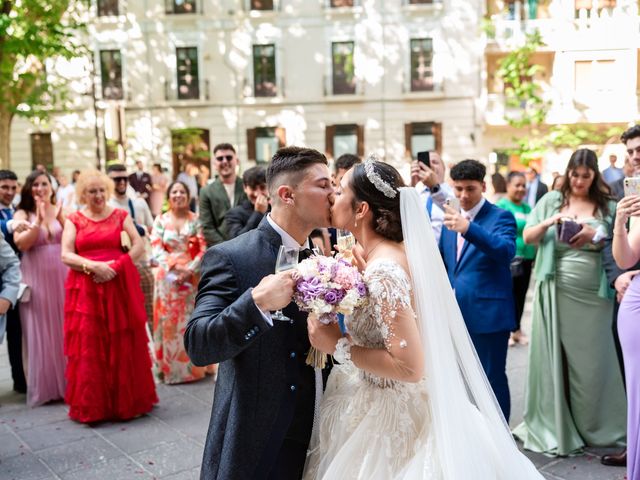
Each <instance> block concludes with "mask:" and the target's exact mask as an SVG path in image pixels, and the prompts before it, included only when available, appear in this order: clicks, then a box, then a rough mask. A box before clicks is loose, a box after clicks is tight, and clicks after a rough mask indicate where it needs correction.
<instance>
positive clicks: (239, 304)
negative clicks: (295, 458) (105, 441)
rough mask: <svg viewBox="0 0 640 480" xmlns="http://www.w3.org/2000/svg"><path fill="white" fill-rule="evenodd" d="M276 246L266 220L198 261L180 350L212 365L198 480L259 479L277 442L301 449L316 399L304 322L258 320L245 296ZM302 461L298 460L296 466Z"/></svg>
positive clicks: (293, 310) (299, 318)
mask: <svg viewBox="0 0 640 480" xmlns="http://www.w3.org/2000/svg"><path fill="white" fill-rule="evenodd" d="M281 243H282V240H281V238H280V236H279V235H278V233H277V232H275V231H274V230H273V228H272V227H271V226H270V225H269V223H268V221H267V220H266V218H265V219H264V220H263V221H262V222H261V223H260V225H259V226H258V228H257V229H255V230H252V231H250V232H247V233H245V234H243V235H240V236H239V237H236V238H235V239H233V240H230V241H228V242H224V243H221V244H219V245H216V246H214V247H212V248H210V249H209V250H207V253H206V254H205V256H204V260H203V262H202V278H201V280H200V285H199V287H198V295H197V297H196V305H195V308H194V311H193V314H192V315H191V319H190V320H189V324H188V325H187V329H186V332H185V337H184V338H185V347H186V350H187V353H188V354H189V357H190V358H191V360H192V361H193V363H194V364H196V365H208V364H212V363H219V364H220V365H219V369H218V379H217V382H216V386H215V394H214V398H213V407H212V412H211V421H210V423H209V432H208V433H207V440H206V444H205V450H204V458H203V462H202V470H201V474H200V475H201V478H202V479H203V480H204V479H206V480H213V479H220V480H222V479H225V480H226V479H251V478H266V476H267V475H268V474H269V471H270V469H271V468H272V467H273V464H274V463H275V461H276V458H277V456H278V452H279V449H280V446H281V445H282V443H283V441H284V440H285V439H287V440H288V441H293V442H296V443H298V444H300V445H303V448H306V447H307V446H308V444H309V439H310V436H311V427H312V424H313V407H314V395H315V377H314V373H313V369H312V368H311V367H308V366H307V365H305V356H306V352H307V351H308V350H309V339H308V336H307V324H306V314H304V313H302V312H300V311H299V310H298V309H297V307H296V306H295V304H293V303H292V304H290V305H289V306H288V307H286V308H285V309H284V313H285V315H287V316H288V317H289V318H292V319H293V321H292V322H282V321H274V325H273V327H271V326H269V324H268V323H267V322H266V321H265V320H264V317H263V316H262V314H261V312H260V311H259V310H258V308H257V307H256V305H255V303H254V301H253V298H252V296H251V289H252V287H254V286H255V285H257V284H258V283H259V282H260V280H261V279H262V278H263V277H264V276H266V275H268V274H270V273H273V272H274V268H275V261H276V256H277V251H278V247H279V246H280V245H281ZM302 461H304V459H302Z"/></svg>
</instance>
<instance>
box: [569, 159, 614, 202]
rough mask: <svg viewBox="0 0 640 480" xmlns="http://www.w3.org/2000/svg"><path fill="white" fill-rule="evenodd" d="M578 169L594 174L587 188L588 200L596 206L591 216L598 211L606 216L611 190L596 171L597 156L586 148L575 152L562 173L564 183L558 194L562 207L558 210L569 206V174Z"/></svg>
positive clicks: (598, 171)
mask: <svg viewBox="0 0 640 480" xmlns="http://www.w3.org/2000/svg"><path fill="white" fill-rule="evenodd" d="M578 167H586V168H587V169H589V170H591V171H593V173H594V176H593V182H591V186H590V187H589V200H591V201H592V202H593V203H595V205H596V206H595V208H594V210H593V214H594V215H596V214H597V212H598V211H599V212H600V213H601V214H602V215H608V214H609V201H610V200H612V199H613V198H612V197H611V189H610V188H609V186H608V185H607V184H606V183H605V182H604V180H603V179H602V176H601V175H600V170H598V156H597V155H596V154H595V152H594V151H593V150H589V149H588V148H581V149H579V150H576V151H575V152H573V155H571V158H570V159H569V163H568V164H567V169H566V170H565V172H564V178H565V181H564V182H563V184H562V188H561V189H560V193H561V194H562V206H561V207H560V208H562V207H565V206H567V205H568V204H569V197H570V195H571V172H573V171H574V170H575V169H576V168H578Z"/></svg>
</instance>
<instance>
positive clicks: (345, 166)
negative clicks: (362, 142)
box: [331, 153, 362, 187]
mask: <svg viewBox="0 0 640 480" xmlns="http://www.w3.org/2000/svg"><path fill="white" fill-rule="evenodd" d="M359 163H362V159H361V158H360V157H359V156H357V155H353V154H351V153H343V154H342V155H340V156H339V157H338V158H337V159H336V161H335V162H334V164H333V175H331V183H333V186H334V187H337V186H338V185H340V181H341V180H342V177H344V174H345V173H347V172H348V171H349V170H350V169H351V167H353V166H354V165H357V164H359Z"/></svg>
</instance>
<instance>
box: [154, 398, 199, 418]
mask: <svg viewBox="0 0 640 480" xmlns="http://www.w3.org/2000/svg"><path fill="white" fill-rule="evenodd" d="M203 411H207V412H210V411H211V405H207V404H205V403H203V402H202V401H200V400H197V399H195V398H194V397H191V396H188V395H185V394H184V393H180V395H174V396H172V397H169V398H167V399H163V400H161V401H160V402H159V403H158V405H156V407H154V409H153V410H152V411H151V412H150V415H151V416H153V417H157V418H160V419H161V420H166V419H169V418H175V417H181V416H183V415H189V414H193V413H199V412H200V413H202V412H203Z"/></svg>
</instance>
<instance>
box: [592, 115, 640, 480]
mask: <svg viewBox="0 0 640 480" xmlns="http://www.w3.org/2000/svg"><path fill="white" fill-rule="evenodd" d="M620 139H621V140H622V143H624V145H625V147H626V150H627V158H626V159H625V164H624V171H625V178H621V179H619V180H617V181H616V182H614V183H612V184H610V187H611V190H612V192H613V195H614V197H615V198H616V200H620V202H619V203H618V206H617V208H616V215H615V220H614V222H613V227H612V231H611V232H610V237H609V239H607V240H606V241H605V246H604V250H603V251H602V261H603V264H604V269H605V272H606V274H607V280H608V281H609V285H610V286H611V287H613V288H614V289H615V293H616V297H615V299H614V305H613V318H612V324H611V327H612V328H611V329H612V331H613V341H614V344H615V347H616V353H617V355H618V365H619V367H620V372H621V374H622V379H623V381H624V382H625V385H626V387H627V388H626V391H627V403H628V405H629V408H628V413H627V442H628V449H624V450H622V451H621V452H617V453H615V454H611V455H603V456H602V458H601V459H600V461H601V462H602V464H603V465H608V466H612V467H624V466H628V474H627V477H628V478H630V479H631V478H635V477H634V476H633V475H636V476H637V475H640V467H638V466H636V465H635V464H637V463H638V462H640V455H638V448H640V447H639V446H638V444H637V442H635V441H633V440H632V438H637V435H638V421H639V418H638V415H637V414H635V415H634V414H633V412H634V405H636V407H635V412H637V405H638V398H640V397H639V396H638V395H637V394H636V392H637V391H638V379H639V378H640V375H638V374H637V373H635V372H634V366H635V363H634V362H636V363H637V358H636V357H637V355H636V357H634V353H633V352H637V351H638V346H637V345H638V344H637V343H634V342H637V339H638V329H637V328H634V325H633V322H631V321H630V317H629V316H628V313H624V312H630V311H633V309H634V308H635V311H636V313H635V318H636V319H637V318H638V313H637V312H638V310H637V309H638V305H640V302H639V301H638V292H640V289H639V287H638V280H635V282H634V279H635V278H636V277H637V276H638V273H640V257H636V258H635V262H634V261H633V260H634V259H633V255H631V257H632V258H630V260H631V261H629V262H626V261H625V262H618V260H623V259H622V258H619V257H621V256H622V252H623V251H624V250H625V248H624V247H625V244H628V245H629V246H630V247H631V249H632V251H633V248H635V249H636V251H637V249H638V247H637V240H636V241H635V244H634V241H633V240H632V237H633V233H632V230H633V229H635V230H636V231H637V230H638V227H637V226H636V227H635V228H634V225H635V224H636V223H640V221H638V220H637V213H635V214H634V212H635V207H634V204H636V203H637V199H638V197H637V196H634V195H633V192H632V191H631V189H630V188H629V187H630V186H631V184H634V183H636V181H637V182H640V125H634V126H633V127H631V128H629V129H628V130H627V131H625V132H624V133H623V134H622V136H621V138H620ZM627 179H628V180H631V181H627V185H628V186H627V189H626V191H625V190H624V182H625V180H627ZM636 236H637V233H636ZM616 243H617V244H618V247H619V249H618V255H616V256H615V258H614V255H615V253H616V252H615V250H614V245H615V244H616ZM620 247H622V248H620ZM622 303H624V304H625V307H624V308H622V309H621V310H620V308H621V304H622ZM619 311H620V313H619ZM635 323H637V322H635ZM619 324H620V329H619ZM620 330H622V332H620ZM621 337H622V338H621ZM623 343H624V346H623ZM625 365H629V367H630V371H629V372H627V371H626V370H627V369H625ZM634 425H635V426H634ZM634 435H635V437H633V436H634ZM627 450H628V451H629V458H627Z"/></svg>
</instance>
